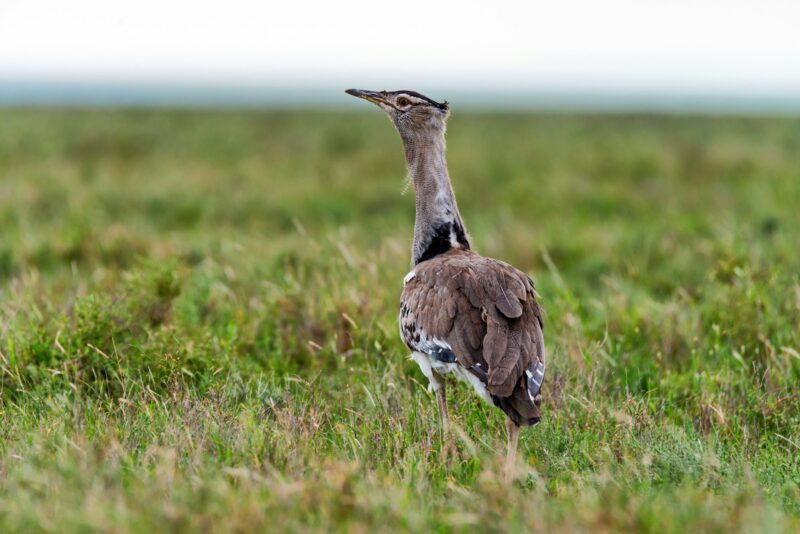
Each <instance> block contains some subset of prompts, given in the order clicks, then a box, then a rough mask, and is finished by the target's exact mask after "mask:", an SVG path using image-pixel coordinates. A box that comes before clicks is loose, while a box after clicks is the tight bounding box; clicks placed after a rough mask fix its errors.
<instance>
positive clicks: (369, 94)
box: [345, 89, 386, 104]
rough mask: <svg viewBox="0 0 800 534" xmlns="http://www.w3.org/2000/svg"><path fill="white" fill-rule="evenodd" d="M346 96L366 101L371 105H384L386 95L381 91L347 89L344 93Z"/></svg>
mask: <svg viewBox="0 0 800 534" xmlns="http://www.w3.org/2000/svg"><path fill="white" fill-rule="evenodd" d="M345 93H347V94H348V95H353V96H355V97H358V98H363V99H364V100H368V101H370V102H372V103H373V104H385V103H386V93H385V92H383V91H367V90H366V89H348V90H347V91H345Z"/></svg>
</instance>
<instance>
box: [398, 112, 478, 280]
mask: <svg viewBox="0 0 800 534" xmlns="http://www.w3.org/2000/svg"><path fill="white" fill-rule="evenodd" d="M401 137H402V138H403V145H404V146H405V150H406V163H407V165H408V172H409V174H410V176H411V179H412V180H413V181H414V191H415V194H416V205H417V213H416V221H415V223H414V244H413V247H412V257H413V260H412V261H413V263H414V265H416V264H418V263H419V262H422V261H425V260H429V259H431V258H433V257H435V256H438V255H439V254H442V253H444V252H447V251H448V250H450V249H451V248H462V249H469V248H470V246H469V240H468V239H467V233H466V231H465V229H464V223H463V222H462V221H461V215H460V214H459V212H458V205H457V204H456V197H455V194H454V193H453V186H452V185H451V184H450V176H449V175H448V173H447V162H446V161H445V142H444V127H443V126H442V128H441V129H436V130H434V131H427V132H424V133H423V134H413V133H412V134H407V135H402V134H401Z"/></svg>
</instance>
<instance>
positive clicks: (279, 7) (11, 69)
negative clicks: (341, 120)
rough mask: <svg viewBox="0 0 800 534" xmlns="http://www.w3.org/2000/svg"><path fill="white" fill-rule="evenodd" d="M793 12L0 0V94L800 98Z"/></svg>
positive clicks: (746, 7) (797, 13) (679, 0)
mask: <svg viewBox="0 0 800 534" xmlns="http://www.w3.org/2000/svg"><path fill="white" fill-rule="evenodd" d="M798 26H800V2H798V1H788V0H787V1H783V0H780V1H779V0H765V1H751V2H744V1H736V0H726V1H718V0H694V1H686V0H670V1H664V2H654V1H650V0H636V1H633V0H603V1H577V0H559V1H547V2H539V1H521V2H510V1H491V2H487V1H483V2H475V3H472V2H467V1H464V0H462V1H450V0H445V1H418V0H391V1H388V0H359V1H358V2H337V1H327V2H311V1H306V0H280V1H274V2H273V1H263V0H262V1H260V2H250V1H243V0H224V1H222V0H220V1H215V2H204V1H198V0H193V1H183V0H173V1H169V0H158V1H154V0H136V1H127V0H69V1H64V0H54V1H48V0H0V83H3V82H4V81H5V82H9V81H26V82H81V83H116V84H141V83H164V84H173V83H182V84H205V85H211V86H226V85H230V86H236V85H238V86H248V85H252V86H271V87H290V88H291V87H338V86H342V87H349V86H357V87H367V88H375V89H383V88H418V87H426V86H431V87H437V88H450V89H458V90H464V91H481V90H488V91H527V90H534V91H535V90H540V91H541V90H544V91H547V90H573V91H593V90H597V91H611V92H613V91H623V92H624V91H628V92H647V91H655V92H689V93H691V92H696V93H704V94H711V93H713V94H719V95H737V94H766V95H769V94H781V95H790V96H795V95H800V30H798Z"/></svg>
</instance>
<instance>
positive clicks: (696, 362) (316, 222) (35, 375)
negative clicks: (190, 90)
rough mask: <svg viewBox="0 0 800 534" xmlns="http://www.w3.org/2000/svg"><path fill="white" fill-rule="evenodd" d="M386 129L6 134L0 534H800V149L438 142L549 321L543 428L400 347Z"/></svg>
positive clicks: (696, 121)
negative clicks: (506, 465) (445, 422)
mask: <svg viewBox="0 0 800 534" xmlns="http://www.w3.org/2000/svg"><path fill="white" fill-rule="evenodd" d="M370 111H373V112H372V113H366V112H365V113H352V114H350V113H333V112H330V113H299V112H269V113H266V112H264V113H256V112H248V113H244V112H242V113H237V112H226V113H200V112H166V111H161V112H155V111H154V112H144V111H139V112H117V111H52V110H51V111H13V110H5V111H2V112H0V389H1V390H2V393H1V394H0V530H1V531H3V532H10V531H50V532H64V531H68V532H69V531H73V532H78V531H86V530H92V529H99V530H109V531H122V532H125V531H133V532H151V531H163V530H178V531H196V530H215V531H248V530H268V529H274V530H277V529H284V530H292V531H308V530H312V531H313V530H320V531H323V530H339V531H362V532H365V531H372V530H377V531H387V530H395V529H400V530H408V531H416V532H427V531H430V530H436V531H441V532H445V531H451V530H455V531H468V530H475V529H478V530H482V531H519V530H520V529H525V530H533V531H542V532H554V531H555V532H557V531H572V530H582V531H592V532H594V531H601V532H602V531H617V530H626V531H643V532H658V533H663V532H682V533H685V532H696V531H700V530H703V531H718V532H735V531H740V532H753V531H768V532H771V531H774V532H781V531H787V532H788V531H797V530H798V529H800V489H798V488H800V394H799V393H798V390H797V384H798V380H799V379H800V253H798V244H800V211H798V206H800V120H797V119H779V118H736V119H725V118H694V117H666V116H656V117H648V116H599V115H598V116H568V115H563V116H562V115H524V116H519V117H518V116H511V115H481V114H466V113H458V112H457V113H456V114H455V115H454V117H453V118H452V120H451V122H450V134H449V137H448V141H449V149H450V152H449V163H450V170H451V174H452V176H453V179H454V182H455V188H456V192H457V194H458V197H459V203H460V207H461V210H462V212H463V215H464V217H465V220H466V223H467V226H468V228H469V230H470V231H471V234H472V237H473V242H474V244H475V246H476V248H477V249H478V250H479V251H480V252H482V253H483V254H486V255H490V256H494V257H498V258H501V259H504V260H506V261H509V262H511V263H513V264H515V265H516V266H518V267H519V268H521V269H523V270H525V271H527V272H528V273H530V274H531V275H532V276H533V278H534V280H535V282H536V284H537V288H538V290H539V292H540V293H541V295H542V301H543V305H544V307H545V309H546V312H547V316H546V324H545V335H546V342H547V347H548V352H549V362H548V377H547V381H546V384H545V388H544V399H545V400H544V417H543V421H542V423H541V424H540V425H539V426H537V427H535V428H532V429H525V430H524V431H523V433H522V437H521V441H520V450H521V454H520V456H521V458H520V465H519V473H520V476H519V478H518V480H517V481H516V482H515V484H514V485H513V486H512V487H507V486H504V485H503V484H502V482H501V479H502V477H501V475H500V472H501V469H500V466H501V463H502V462H501V460H500V455H501V454H502V451H503V447H504V444H505V434H504V424H503V418H502V414H501V413H500V412H499V411H497V410H495V409H493V408H491V407H489V406H485V405H483V404H481V403H480V402H479V400H478V399H477V398H476V397H475V396H474V395H473V394H472V393H471V392H470V391H469V390H468V389H467V388H466V387H463V386H461V385H456V386H454V387H450V388H449V397H450V403H451V406H452V418H453V422H454V426H455V427H456V431H455V433H456V437H455V438H454V447H452V450H451V451H450V452H449V453H448V451H447V448H446V447H444V444H443V441H442V436H441V435H440V433H439V430H438V428H439V427H438V421H437V413H436V407H435V402H433V400H432V399H431V398H430V396H429V395H428V394H427V392H426V391H425V380H424V378H423V377H422V375H421V373H420V372H419V370H418V369H417V368H416V366H415V365H414V364H413V362H410V361H409V360H408V358H407V351H406V349H405V348H404V347H403V345H402V343H401V342H400V341H399V338H398V334H397V326H396V322H395V321H396V313H397V306H398V297H399V292H400V289H401V286H402V278H403V276H404V275H405V273H406V272H407V271H408V267H409V249H410V238H411V231H412V225H413V206H412V195H411V194H410V193H409V194H406V195H405V196H401V190H402V188H403V176H404V174H405V170H404V167H403V161H402V151H401V147H400V141H399V139H398V137H397V135H396V133H395V132H394V131H393V129H392V127H391V125H390V124H388V122H387V121H386V119H384V118H382V117H381V116H380V114H379V113H378V112H377V111H374V110H370Z"/></svg>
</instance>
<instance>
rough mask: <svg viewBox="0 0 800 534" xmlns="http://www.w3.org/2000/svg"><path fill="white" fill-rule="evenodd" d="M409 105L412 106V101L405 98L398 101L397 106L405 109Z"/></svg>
mask: <svg viewBox="0 0 800 534" xmlns="http://www.w3.org/2000/svg"><path fill="white" fill-rule="evenodd" d="M409 104H411V101H410V100H409V99H407V98H405V97H403V96H401V97H400V98H398V99H397V105H398V106H400V107H401V108H404V107H406V106H407V105H409Z"/></svg>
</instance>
